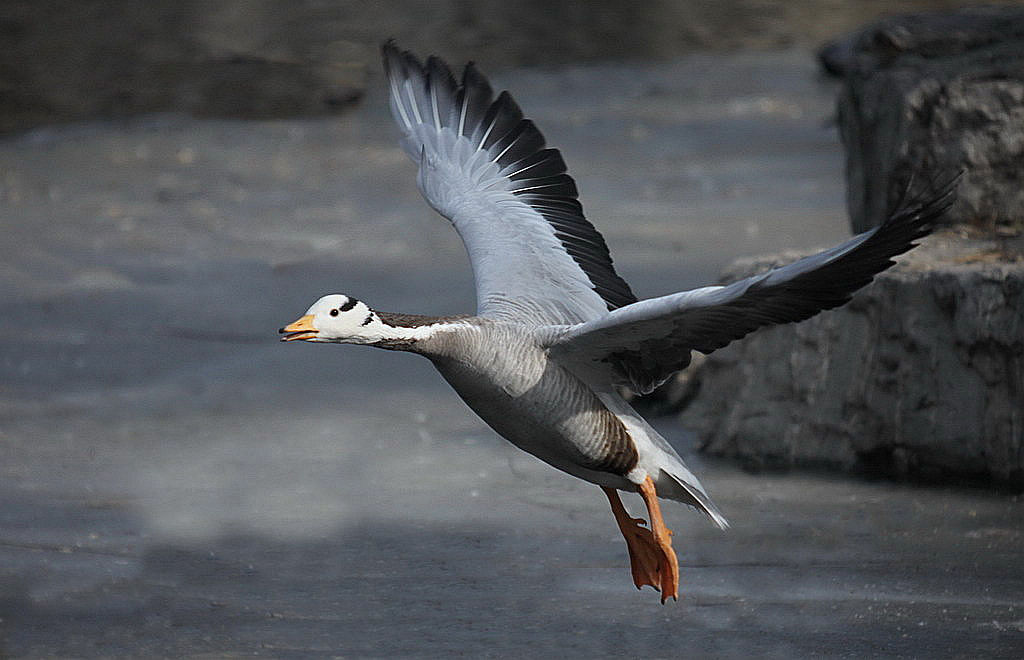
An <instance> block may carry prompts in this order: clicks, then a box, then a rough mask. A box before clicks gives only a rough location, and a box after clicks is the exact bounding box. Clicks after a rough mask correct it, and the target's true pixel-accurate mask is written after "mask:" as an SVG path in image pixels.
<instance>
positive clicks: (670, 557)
mask: <svg viewBox="0 0 1024 660" xmlns="http://www.w3.org/2000/svg"><path fill="white" fill-rule="evenodd" d="M601 490H603V491H604V494H605V495H606V496H607V497H608V502H609V503H610V504H611V506H612V513H613V514H614V515H615V522H617V523H618V525H619V531H621V532H622V536H623V538H625V539H626V549H627V550H628V551H629V565H630V569H631V570H632V572H633V584H635V585H636V588H637V589H640V588H641V587H643V586H644V585H645V584H648V585H650V586H652V587H654V588H655V589H656V590H658V591H660V592H661V602H662V603H664V602H665V601H666V600H668V597H669V596H671V597H672V598H679V560H678V559H676V553H675V550H673V549H672V531H671V530H670V529H669V528H668V527H666V526H665V521H664V520H663V519H662V517H661V507H660V506H658V495H657V493H656V492H655V490H654V481H652V480H651V478H650V477H649V476H648V477H647V478H646V479H645V480H644V482H643V483H642V484H640V497H642V498H643V500H644V504H646V505H647V511H648V513H649V514H650V517H651V529H647V528H645V527H642V525H643V524H644V520H643V519H642V518H631V517H630V516H629V513H627V512H626V509H625V507H623V506H622V500H620V499H619V494H618V492H617V491H616V490H615V489H614V488H606V487H604V486H602V487H601Z"/></svg>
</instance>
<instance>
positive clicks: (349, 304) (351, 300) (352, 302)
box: [338, 298, 359, 312]
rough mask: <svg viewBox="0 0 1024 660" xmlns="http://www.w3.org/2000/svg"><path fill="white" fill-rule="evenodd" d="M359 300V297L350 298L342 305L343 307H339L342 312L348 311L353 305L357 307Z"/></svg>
mask: <svg viewBox="0 0 1024 660" xmlns="http://www.w3.org/2000/svg"><path fill="white" fill-rule="evenodd" d="M358 302H359V301H358V300H357V299H355V298H349V299H348V302H347V303H345V304H344V305H342V306H341V307H339V308H338V309H339V310H341V311H342V312H347V311H348V310H350V309H352V308H353V307H355V306H356V304H357V303H358Z"/></svg>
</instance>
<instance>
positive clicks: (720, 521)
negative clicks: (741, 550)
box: [659, 469, 729, 529]
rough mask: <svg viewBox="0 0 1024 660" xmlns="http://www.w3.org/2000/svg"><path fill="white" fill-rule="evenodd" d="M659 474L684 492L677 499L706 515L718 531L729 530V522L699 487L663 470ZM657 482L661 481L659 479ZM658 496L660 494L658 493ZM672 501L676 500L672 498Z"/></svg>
mask: <svg viewBox="0 0 1024 660" xmlns="http://www.w3.org/2000/svg"><path fill="white" fill-rule="evenodd" d="M661 474H662V475H663V476H666V477H668V479H669V481H671V482H672V484H676V485H678V486H679V487H680V488H681V489H682V490H683V491H684V492H683V493H680V494H681V495H683V497H682V498H678V499H681V500H683V501H685V502H687V503H688V504H690V505H691V506H693V507H694V508H696V509H698V510H700V511H703V512H704V513H706V514H707V516H708V518H711V521H712V522H714V523H715V524H716V525H718V528H719V529H729V521H728V520H726V519H725V516H723V515H722V512H721V511H719V510H718V507H717V506H715V503H714V502H712V501H711V498H710V497H708V495H707V493H705V492H704V491H703V490H702V489H701V487H700V486H696V485H694V484H691V483H689V482H688V481H687V480H686V479H683V478H681V477H679V476H676V475H674V474H672V473H671V472H668V471H666V470H664V469H663V470H661ZM659 481H661V480H660V479H659ZM659 495H661V494H660V493H659ZM666 495H668V496H669V497H672V495H673V494H669V493H666ZM687 496H688V497H687ZM672 499H677V498H674V497H673V498H672Z"/></svg>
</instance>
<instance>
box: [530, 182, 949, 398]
mask: <svg viewBox="0 0 1024 660" xmlns="http://www.w3.org/2000/svg"><path fill="white" fill-rule="evenodd" d="M958 179H959V177H956V178H954V179H953V180H952V181H949V182H948V183H946V184H945V185H942V186H938V187H937V188H938V192H937V193H934V194H933V196H932V197H930V198H928V199H926V200H924V201H922V200H920V199H917V200H913V201H910V202H905V203H901V204H900V205H898V208H897V210H896V211H895V212H893V213H892V214H891V215H890V217H889V218H888V220H886V222H885V223H883V224H882V225H880V226H878V227H875V228H874V229H871V230H869V231H866V232H864V233H863V234H858V235H857V236H854V237H853V238H851V239H850V240H848V241H846V242H845V243H842V244H840V245H838V246H836V247H834V248H832V249H830V250H826V251H824V252H820V253H818V254H815V255H812V256H809V257H805V258H803V259H800V260H799V261H796V262H794V263H792V264H789V265H788V266H783V267H781V268H775V269H772V270H769V271H768V272H766V273H763V274H761V275H755V276H753V277H748V278H746V279H742V280H739V281H737V282H734V283H732V284H730V285H728V286H711V287H705V288H703V289H695V290H693V291H686V292H683V293H675V294H671V295H668V296H663V297H660V298H652V299H650V300H643V301H641V302H637V303H634V304H632V305H628V306H626V307H622V308H621V309H617V310H615V311H613V312H611V313H610V314H608V315H607V316H605V317H604V318H600V319H596V320H594V321H589V322H586V323H582V324H579V325H576V326H574V327H572V328H569V329H568V331H567V332H565V333H563V334H561V335H560V336H558V337H557V338H556V339H555V340H553V342H552V343H551V344H550V346H549V350H550V354H551V355H552V356H553V357H555V358H556V359H559V360H562V361H570V362H574V363H575V364H577V366H580V367H583V368H587V369H594V368H596V369H599V370H602V371H603V372H604V373H605V375H607V376H608V378H610V379H611V380H612V382H614V383H616V384H620V385H625V386H628V387H630V388H632V389H633V390H634V391H635V392H637V393H640V394H647V393H650V392H651V391H653V390H654V389H655V388H656V387H657V386H658V385H660V384H661V383H663V382H664V381H665V380H666V379H667V378H668V377H669V376H671V375H672V374H673V373H674V372H676V371H678V370H680V369H682V368H684V367H685V366H687V365H688V364H689V363H690V352H691V351H700V352H701V353H705V354H707V353H710V352H712V351H714V350H716V349H719V348H722V347H723V346H725V345H726V344H728V343H730V342H731V341H733V340H736V339H739V338H741V337H743V336H745V335H747V334H748V333H750V332H752V331H754V330H756V329H757V328H760V327H761V326H765V325H773V324H777V323H790V322H793V321H802V320H804V319H807V318H810V317H811V316H814V315H815V314H817V313H818V312H820V311H823V310H826V309H831V308H833V307H838V306H839V305H842V304H843V303H845V302H847V301H848V300H849V299H850V297H851V296H852V294H853V292H854V291H856V290H857V289H859V288H861V287H862V286H864V285H866V284H868V283H869V282H870V281H871V280H872V279H873V278H874V276H875V275H876V274H877V273H879V272H881V271H883V270H885V269H886V268H888V267H889V266H891V265H892V264H893V263H894V262H893V260H892V258H893V257H895V256H896V255H898V254H902V253H904V252H906V251H907V250H909V249H911V248H912V247H914V246H915V245H916V243H914V241H915V240H917V239H919V238H921V237H923V236H925V235H927V234H928V233H929V232H931V231H932V229H933V228H934V225H935V221H936V220H937V219H938V218H939V217H940V216H941V215H942V214H943V213H945V212H946V210H947V209H949V207H950V206H951V205H952V204H953V201H954V198H955V195H954V190H955V187H956V183H957V181H958ZM933 189H934V188H933Z"/></svg>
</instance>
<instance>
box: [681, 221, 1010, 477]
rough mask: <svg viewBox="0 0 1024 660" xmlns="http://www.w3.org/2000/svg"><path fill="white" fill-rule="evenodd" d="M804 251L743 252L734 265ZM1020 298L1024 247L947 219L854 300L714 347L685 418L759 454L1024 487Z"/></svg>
mask: <svg viewBox="0 0 1024 660" xmlns="http://www.w3.org/2000/svg"><path fill="white" fill-rule="evenodd" d="M797 256H799V255H796V254H787V255H780V256H777V257H767V258H761V259H756V260H743V261H740V262H737V263H736V264H734V266H733V267H732V268H731V269H730V270H729V271H728V272H727V275H726V279H727V280H728V279H736V278H739V277H743V276H746V275H749V274H752V273H754V272H760V271H763V270H764V269H766V268H768V267H771V266H774V265H778V264H779V263H783V262H787V261H791V260H793V259H795V258H796V257H797ZM1022 310H1024V261H1022V260H1020V259H1018V258H1014V257H1007V256H1006V254H1005V253H1003V252H1002V251H1000V250H998V249H996V246H995V244H994V243H992V242H984V241H965V240H964V239H962V238H958V237H956V236H955V235H953V234H951V233H944V234H943V235H941V236H937V237H932V238H930V239H928V240H927V241H926V242H925V244H924V245H922V246H921V247H919V248H918V249H917V250H915V251H913V252H911V253H909V254H908V255H907V256H906V257H904V258H903V259H902V260H901V262H900V263H899V264H898V265H897V266H896V267H894V268H892V269H890V270H889V271H886V272H884V273H882V274H881V275H879V276H878V277H877V278H876V280H875V282H874V283H873V284H872V285H870V286H868V287H867V288H865V289H863V290H862V291H861V292H859V293H858V294H857V295H856V296H855V297H854V298H853V300H852V301H851V302H850V303H849V304H847V305H846V306H844V307H842V308H839V309H837V310H833V311H830V312H825V313H823V314H820V315H818V316H816V317H814V318H813V319H810V320H808V321H806V322H804V323H800V324H796V325H786V326H777V327H774V328H769V329H767V330H764V331H761V332H757V333H754V334H753V335H751V336H750V337H747V338H746V339H744V340H742V341H739V342H736V343H734V344H733V345H731V346H729V347H727V348H725V349H723V350H721V351H717V352H715V353H712V354H711V355H710V356H708V358H707V360H706V361H705V362H704V364H703V365H702V367H701V370H700V372H699V375H698V376H696V378H695V377H694V376H693V374H690V376H689V378H690V381H691V382H697V383H698V385H697V386H698V387H699V392H698V393H697V395H696V396H695V397H694V398H693V402H692V404H691V405H690V406H689V407H688V408H687V409H686V410H685V411H684V413H683V420H684V423H686V424H688V425H689V426H691V427H693V428H694V429H695V430H696V431H697V432H698V434H699V435H700V436H701V439H702V449H703V450H704V451H706V452H708V453H710V454H715V455H721V456H729V457H735V458H739V459H741V460H743V461H745V462H746V463H748V464H750V465H754V466H761V467H790V466H796V465H804V466H810V465H813V466H826V467H830V468H840V469H844V470H855V471H861V470H867V471H871V472H882V473H885V474H888V475H896V476H909V477H919V478H924V479H939V480H950V479H953V480H961V479H966V480H970V481H978V480H980V481H984V482H986V483H991V484H997V485H1003V486H1009V487H1011V488H1021V487H1024V313H1022ZM689 387H690V388H693V387H694V385H692V384H691V385H689ZM677 396H680V395H677ZM680 398H685V397H682V396H680Z"/></svg>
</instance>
